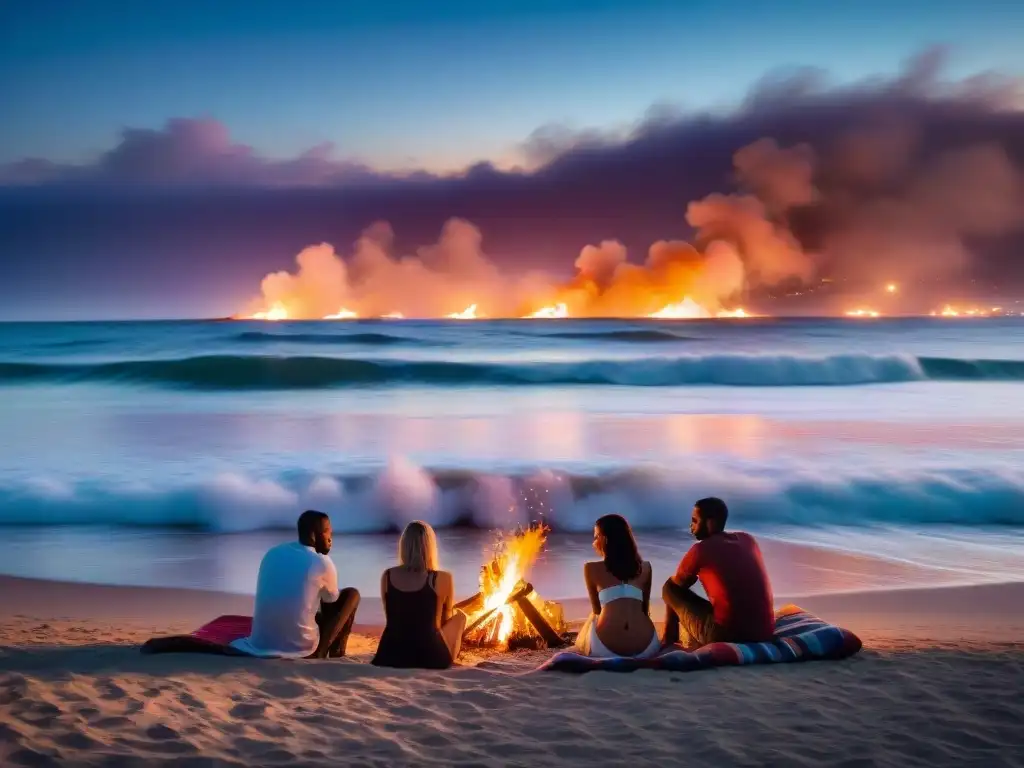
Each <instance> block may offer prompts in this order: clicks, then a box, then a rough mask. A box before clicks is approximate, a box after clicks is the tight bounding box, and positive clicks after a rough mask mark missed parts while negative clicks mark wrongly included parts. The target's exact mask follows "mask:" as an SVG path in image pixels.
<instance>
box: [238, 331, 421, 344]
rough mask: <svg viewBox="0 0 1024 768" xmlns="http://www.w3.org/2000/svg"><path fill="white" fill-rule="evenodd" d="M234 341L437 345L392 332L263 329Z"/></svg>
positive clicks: (247, 342) (248, 333) (250, 332)
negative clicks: (271, 331)
mask: <svg viewBox="0 0 1024 768" xmlns="http://www.w3.org/2000/svg"><path fill="white" fill-rule="evenodd" d="M233 338H234V340H235V341H240V342H243V343H246V344H281V343H288V342H290V343H295V344H324V345H327V346H338V345H342V346H343V345H346V344H351V345H355V346H368V347H383V346H390V345H393V344H415V345H416V346H428V347H429V346H438V342H434V341H426V340H423V339H414V338H411V337H409V336H401V335H399V334H392V333H348V334H337V333H266V332H265V331H245V332H243V333H239V334H238V335H236V336H234V337H233Z"/></svg>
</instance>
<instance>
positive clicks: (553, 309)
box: [523, 302, 569, 320]
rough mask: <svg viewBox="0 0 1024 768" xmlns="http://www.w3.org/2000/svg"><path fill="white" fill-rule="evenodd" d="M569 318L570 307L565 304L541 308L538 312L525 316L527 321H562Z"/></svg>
mask: <svg viewBox="0 0 1024 768" xmlns="http://www.w3.org/2000/svg"><path fill="white" fill-rule="evenodd" d="M568 316H569V307H568V305H566V304H565V303H564V302H563V303H559V304H555V305H553V306H550V307H541V308H540V309H538V310H537V311H536V312H531V313H530V314H528V315H525V316H524V318H523V319H525V320H541V319H551V320H554V319H561V318H565V317H568Z"/></svg>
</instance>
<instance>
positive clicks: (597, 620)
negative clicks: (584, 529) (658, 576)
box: [576, 515, 661, 659]
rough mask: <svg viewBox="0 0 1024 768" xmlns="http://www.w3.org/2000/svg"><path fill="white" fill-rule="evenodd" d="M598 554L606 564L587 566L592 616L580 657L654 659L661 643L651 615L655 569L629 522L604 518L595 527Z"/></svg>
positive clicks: (617, 517)
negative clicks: (582, 655) (642, 554)
mask: <svg viewBox="0 0 1024 768" xmlns="http://www.w3.org/2000/svg"><path fill="white" fill-rule="evenodd" d="M594 551H595V552H597V554H598V555H600V557H601V559H600V560H597V561H595V562H590V563H586V564H585V565H584V566H583V579H584V581H585V582H586V585H587V593H588V594H589V595H590V606H591V609H592V610H593V613H592V614H591V616H590V618H589V619H587V621H586V623H585V624H584V625H583V629H581V630H580V634H579V636H578V638H577V640H576V651H578V652H579V653H582V654H584V655H586V656H593V657H605V658H606V657H616V656H618V657H633V658H640V659H642V658H647V657H649V656H653V655H654V654H656V653H657V652H658V651H659V650H661V641H660V640H659V639H658V632H657V630H656V629H655V628H654V623H653V622H652V621H651V617H650V615H649V614H650V607H651V564H650V563H649V562H647V561H645V560H644V559H643V558H641V557H640V552H639V550H638V549H637V546H636V539H634V538H633V531H632V530H631V529H630V527H629V523H628V522H626V519H625V518H623V517H622V516H620V515H605V516H604V517H602V518H600V519H599V520H598V521H597V522H596V523H595V524H594Z"/></svg>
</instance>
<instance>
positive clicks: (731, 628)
mask: <svg viewBox="0 0 1024 768" xmlns="http://www.w3.org/2000/svg"><path fill="white" fill-rule="evenodd" d="M691 578H698V579H700V583H701V585H702V586H703V587H704V591H705V592H707V595H708V600H710V601H711V607H712V608H713V609H714V611H715V623H716V624H718V626H720V627H721V628H722V629H723V630H725V633H726V635H727V636H728V637H729V639H730V640H732V641H734V642H750V643H753V642H762V641H765V640H771V638H772V633H773V632H774V631H775V612H774V609H773V606H772V585H771V584H770V583H769V582H768V574H767V572H766V571H765V569H764V560H762V559H761V548H760V547H759V546H757V541H755V540H754V537H753V536H751V535H750V534H749V533H716V534H714V535H713V536H711V537H709V538H707V539H704V541H698V542H697V543H696V544H694V545H693V546H692V547H690V551H689V552H687V553H686V555H685V556H684V557H683V559H682V561H680V563H679V568H678V569H676V575H675V576H674V577H673V580H674V581H676V582H682V581H686V580H688V579H691Z"/></svg>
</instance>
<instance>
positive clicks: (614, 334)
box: [522, 329, 696, 342]
mask: <svg viewBox="0 0 1024 768" xmlns="http://www.w3.org/2000/svg"><path fill="white" fill-rule="evenodd" d="M522 335H523V336H532V337H534V338H542V339H576V340H583V341H639V342H663V341H696V338H695V337H693V336H684V335H683V334H681V333H673V332H672V331H659V330H654V329H641V330H631V331H630V330H626V331H554V332H551V333H536V334H534V333H523V334H522Z"/></svg>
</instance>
